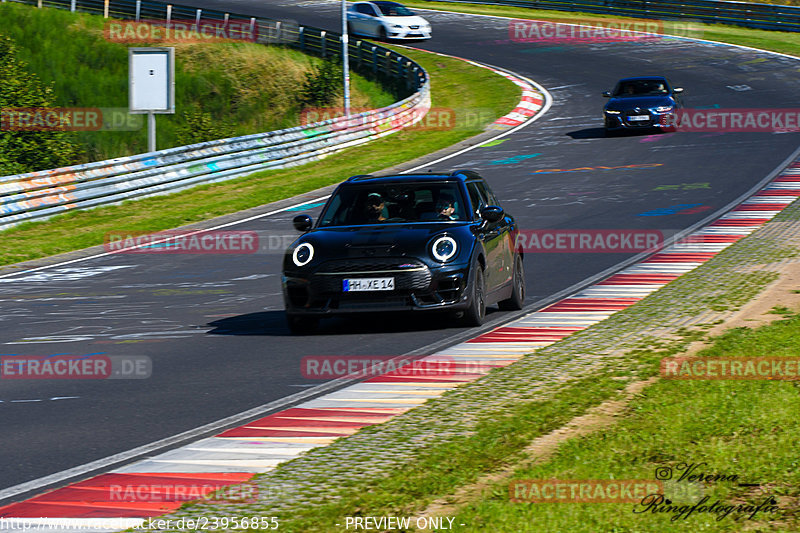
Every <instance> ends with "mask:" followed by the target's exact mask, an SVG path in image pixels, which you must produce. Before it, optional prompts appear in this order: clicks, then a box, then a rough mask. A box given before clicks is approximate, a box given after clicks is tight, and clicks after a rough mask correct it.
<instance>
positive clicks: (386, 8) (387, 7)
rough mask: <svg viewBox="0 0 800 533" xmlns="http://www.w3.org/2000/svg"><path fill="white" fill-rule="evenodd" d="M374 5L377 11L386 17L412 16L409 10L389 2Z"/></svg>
mask: <svg viewBox="0 0 800 533" xmlns="http://www.w3.org/2000/svg"><path fill="white" fill-rule="evenodd" d="M375 5H376V6H378V9H380V10H381V13H382V14H383V15H384V16H387V17H411V16H413V15H414V13H413V12H412V11H411V10H410V9H408V8H407V7H403V6H401V5H400V4H394V3H391V2H375Z"/></svg>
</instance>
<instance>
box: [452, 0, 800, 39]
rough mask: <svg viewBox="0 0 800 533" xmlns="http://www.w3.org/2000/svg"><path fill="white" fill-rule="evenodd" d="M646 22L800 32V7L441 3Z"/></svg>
mask: <svg viewBox="0 0 800 533" xmlns="http://www.w3.org/2000/svg"><path fill="white" fill-rule="evenodd" d="M439 1H441V2H459V3H465V4H485V5H495V6H513V7H526V8H532V9H552V10H555V11H572V12H582V13H594V14H598V15H616V16H620V17H634V18H647V19H660V20H669V19H691V20H694V21H697V22H705V23H710V24H730V25H733V26H744V27H747V28H755V29H762V30H782V31H800V7H796V6H788V5H780V4H757V3H748V2H727V1H724V0H573V1H571V2H563V1H561V0H491V1H483V0H439Z"/></svg>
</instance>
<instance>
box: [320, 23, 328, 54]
mask: <svg viewBox="0 0 800 533" xmlns="http://www.w3.org/2000/svg"><path fill="white" fill-rule="evenodd" d="M326 35H328V32H326V31H325V30H322V31H321V32H319V46H320V49H321V50H322V58H323V59H325V48H326V44H327V39H326V37H325V36H326Z"/></svg>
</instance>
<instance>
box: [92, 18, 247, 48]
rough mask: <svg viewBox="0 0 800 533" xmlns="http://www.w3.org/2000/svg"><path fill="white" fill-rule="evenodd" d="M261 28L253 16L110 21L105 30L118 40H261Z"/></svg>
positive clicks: (117, 41)
mask: <svg viewBox="0 0 800 533" xmlns="http://www.w3.org/2000/svg"><path fill="white" fill-rule="evenodd" d="M258 32H259V28H258V26H257V25H255V24H253V22H252V21H250V20H249V19H242V20H236V19H229V20H227V21H225V20H211V19H200V21H199V22H198V21H197V20H195V19H191V20H171V21H169V22H167V21H165V20H140V21H123V20H118V21H113V22H106V25H105V28H104V30H103V34H104V36H105V38H106V40H108V41H111V42H116V43H211V42H231V41H247V42H253V43H254V42H257V41H258Z"/></svg>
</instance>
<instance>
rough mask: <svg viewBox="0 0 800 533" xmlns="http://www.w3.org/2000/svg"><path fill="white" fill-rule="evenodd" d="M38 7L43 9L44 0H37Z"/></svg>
mask: <svg viewBox="0 0 800 533" xmlns="http://www.w3.org/2000/svg"><path fill="white" fill-rule="evenodd" d="M36 7H38V8H39V9H42V0H36Z"/></svg>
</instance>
